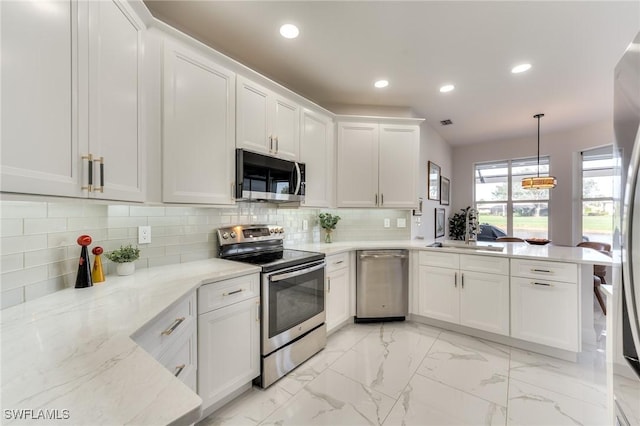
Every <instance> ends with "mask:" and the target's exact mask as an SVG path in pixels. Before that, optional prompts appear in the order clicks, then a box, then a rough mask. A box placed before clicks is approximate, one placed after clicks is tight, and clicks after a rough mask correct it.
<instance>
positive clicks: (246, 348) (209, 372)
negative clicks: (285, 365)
mask: <svg viewBox="0 0 640 426" xmlns="http://www.w3.org/2000/svg"><path fill="white" fill-rule="evenodd" d="M244 280H245V284H243V283H242V282H241V281H242V280H241V279H240V280H239V279H234V280H229V281H221V282H218V283H212V284H207V285H205V286H202V287H201V288H200V290H199V291H198V292H199V293H198V298H199V299H200V300H206V299H207V298H206V296H205V294H204V293H207V292H209V291H213V292H215V290H216V288H217V287H220V286H224V285H225V283H227V282H234V283H235V284H237V287H238V289H236V290H230V291H228V292H224V293H222V297H225V294H226V295H228V296H227V297H229V298H230V300H231V301H232V302H231V303H230V304H223V305H217V306H219V307H218V308H217V309H213V310H211V311H209V312H199V315H198V327H199V332H198V361H199V362H198V395H200V397H201V398H202V409H203V411H205V410H206V409H207V408H209V407H211V406H212V405H213V404H215V403H216V402H219V401H221V400H222V399H224V398H225V397H226V396H228V395H230V394H232V393H233V392H234V391H236V390H238V389H239V388H241V387H242V386H244V385H246V384H247V383H250V382H251V381H252V380H253V379H254V378H256V377H258V376H259V375H260V297H259V296H252V297H249V298H246V299H244V300H241V301H239V300H238V297H239V296H238V295H239V294H246V295H249V296H251V295H252V292H251V291H249V290H247V289H248V288H251V287H253V286H254V284H255V283H256V282H258V280H259V276H258V275H250V276H247V277H246V278H244ZM243 288H245V289H244V290H242V291H241V292H238V290H241V289H243ZM240 297H242V296H240ZM199 306H202V304H199Z"/></svg>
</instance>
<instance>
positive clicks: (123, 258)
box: [105, 244, 140, 263]
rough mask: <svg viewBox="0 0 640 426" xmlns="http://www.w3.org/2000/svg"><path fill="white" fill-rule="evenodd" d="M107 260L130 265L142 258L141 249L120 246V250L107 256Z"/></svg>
mask: <svg viewBox="0 0 640 426" xmlns="http://www.w3.org/2000/svg"><path fill="white" fill-rule="evenodd" d="M105 256H106V257H107V259H109V260H110V261H112V262H114V263H128V262H134V261H136V260H138V258H139V257H140V249H139V248H138V247H135V248H134V247H132V246H131V244H129V245H127V246H124V247H123V246H120V248H119V249H116V250H113V251H111V252H109V253H107V254H105Z"/></svg>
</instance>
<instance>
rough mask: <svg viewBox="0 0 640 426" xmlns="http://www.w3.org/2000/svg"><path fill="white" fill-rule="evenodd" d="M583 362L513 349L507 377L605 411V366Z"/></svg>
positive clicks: (589, 361) (590, 361) (583, 360)
mask: <svg viewBox="0 0 640 426" xmlns="http://www.w3.org/2000/svg"><path fill="white" fill-rule="evenodd" d="M586 358H587V359H582V360H581V362H578V363H574V362H569V361H563V360H560V359H557V358H552V357H548V356H545V355H540V354H536V353H533V352H526V351H522V350H519V349H513V350H512V351H511V367H510V370H509V377H510V378H511V379H516V380H519V381H521V382H525V383H530V384H532V385H536V386H539V387H541V388H543V389H548V390H551V391H554V392H558V393H560V394H563V395H566V396H569V397H572V398H576V399H580V400H583V401H587V402H589V403H591V404H596V405H600V406H603V407H605V406H606V401H607V378H606V372H605V370H604V366H602V367H601V366H600V365H599V364H600V363H599V362H597V361H595V362H594V361H593V360H590V359H588V357H586Z"/></svg>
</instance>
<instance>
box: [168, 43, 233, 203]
mask: <svg viewBox="0 0 640 426" xmlns="http://www.w3.org/2000/svg"><path fill="white" fill-rule="evenodd" d="M163 88H164V90H163V102H164V108H163V138H162V143H163V147H162V151H163V156H162V157H163V165H162V183H163V185H162V191H163V193H162V200H163V201H165V202H179V203H204V204H233V203H234V195H233V193H232V191H233V180H234V170H235V162H234V158H235V157H234V145H235V74H234V73H233V72H231V71H229V70H227V69H225V68H223V67H221V66H219V65H217V64H216V63H214V62H212V61H211V60H209V59H207V58H205V57H202V56H201V55H198V54H196V53H194V52H192V51H190V50H188V49H186V48H184V47H181V46H180V45H177V44H174V43H169V42H166V43H165V50H164V82H163Z"/></svg>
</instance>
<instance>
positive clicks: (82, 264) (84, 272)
mask: <svg viewBox="0 0 640 426" xmlns="http://www.w3.org/2000/svg"><path fill="white" fill-rule="evenodd" d="M77 241H78V244H79V245H81V246H82V250H81V251H80V259H79V260H78V275H77V276H76V288H85V287H91V286H92V285H93V283H92V282H91V263H90V262H89V252H88V251H87V246H88V245H89V244H91V237H90V236H88V235H80V236H79V237H78V240H77Z"/></svg>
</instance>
